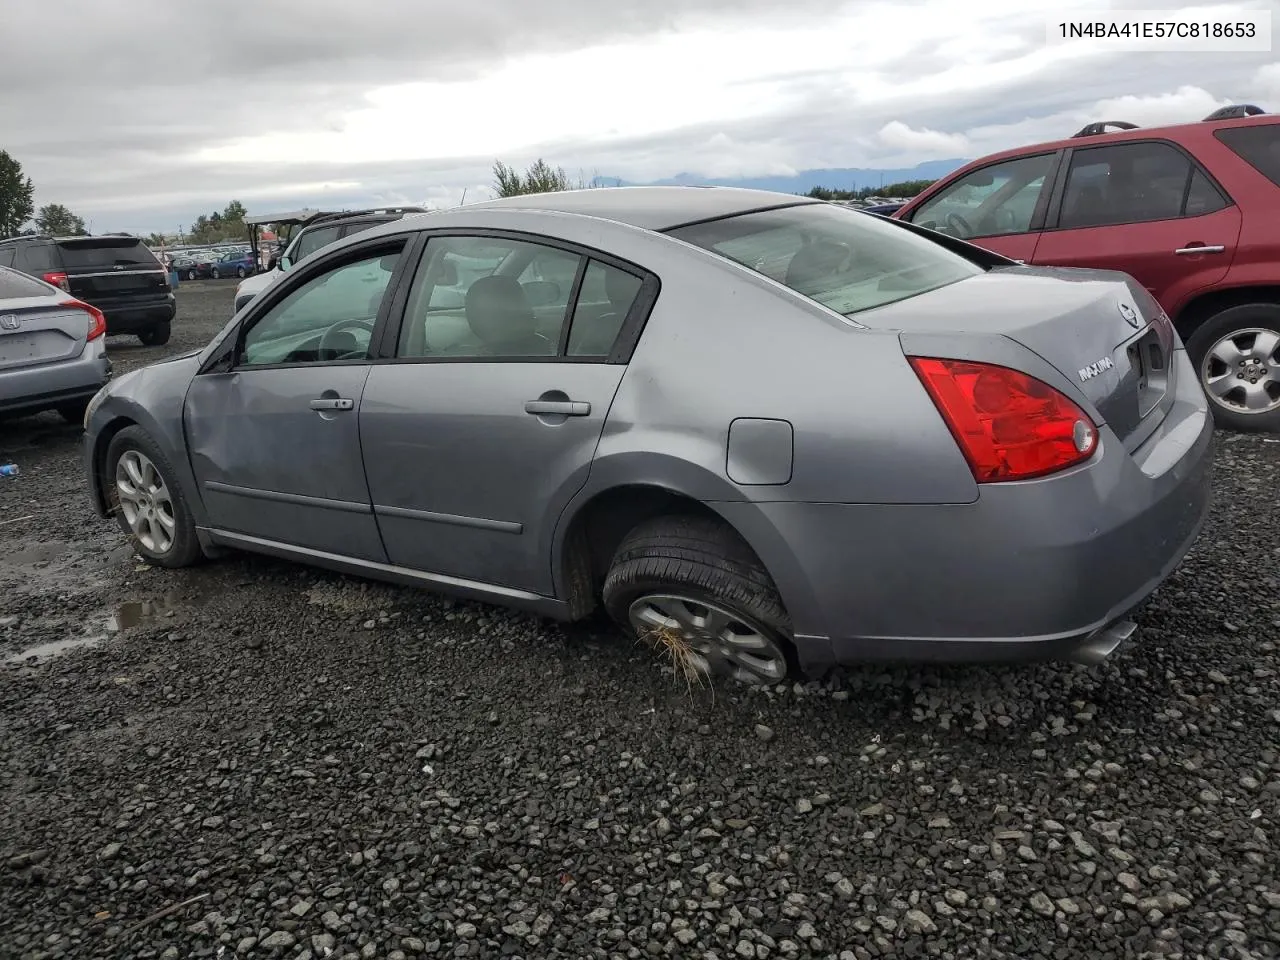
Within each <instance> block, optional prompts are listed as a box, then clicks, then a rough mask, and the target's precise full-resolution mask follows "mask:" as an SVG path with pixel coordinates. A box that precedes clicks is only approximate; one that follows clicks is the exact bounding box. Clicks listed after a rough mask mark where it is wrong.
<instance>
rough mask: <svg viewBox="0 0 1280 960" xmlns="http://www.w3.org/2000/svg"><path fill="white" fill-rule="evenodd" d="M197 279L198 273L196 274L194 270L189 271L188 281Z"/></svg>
mask: <svg viewBox="0 0 1280 960" xmlns="http://www.w3.org/2000/svg"><path fill="white" fill-rule="evenodd" d="M195 278H196V272H195V271H194V270H188V271H187V279H188V280H194V279H195Z"/></svg>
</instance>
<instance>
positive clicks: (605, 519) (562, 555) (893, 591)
mask: <svg viewBox="0 0 1280 960" xmlns="http://www.w3.org/2000/svg"><path fill="white" fill-rule="evenodd" d="M86 427H87V429H86V435H85V447H84V450H85V464H86V469H87V474H88V481H89V489H90V492H91V496H92V501H93V504H94V506H95V507H96V509H97V511H98V512H99V513H100V514H101V515H103V516H110V515H113V514H114V515H115V516H116V518H117V519H118V521H119V523H120V525H121V527H122V528H123V530H124V531H125V533H126V534H127V535H128V536H130V537H131V538H132V540H133V542H134V545H135V548H136V549H137V550H138V551H139V552H140V553H141V554H142V555H143V556H144V557H145V558H146V559H147V560H148V561H150V562H152V563H156V564H160V565H163V566H168V567H182V566H186V565H188V564H191V563H194V562H196V561H197V560H198V559H200V558H201V557H202V556H214V555H216V554H218V553H219V552H221V551H223V550H225V549H227V548H232V549H240V550H247V551H254V552H259V553H264V554H271V555H275V556H278V557H284V558H289V559H293V560H297V561H300V562H303V563H309V564H315V565H318V566H323V567H328V568H332V569H336V570H341V571H346V572H348V573H354V574H359V575H364V576H369V577H373V578H378V579H385V580H391V581H396V582H400V583H405V584H412V585H417V586H422V587H427V588H430V589H436V590H440V591H444V592H448V593H452V594H455V595H461V596H465V597H470V598H474V599H480V600H487V601H492V602H495V603H502V604H508V605H511V606H516V607H520V608H523V609H526V610H530V611H533V612H536V613H540V614H546V615H551V616H554V617H559V618H564V619H578V618H582V617H585V616H587V615H589V614H590V613H591V612H592V611H593V610H594V609H596V608H597V607H598V606H602V607H603V608H604V610H605V611H607V612H608V614H610V615H611V616H612V617H613V618H614V619H616V620H617V621H618V622H619V623H621V624H623V625H624V626H626V627H627V628H629V629H630V630H632V631H634V632H635V633H637V634H638V635H639V636H641V637H644V638H648V639H649V640H651V641H652V642H653V643H655V644H656V645H659V646H662V647H665V648H667V649H670V650H678V651H679V652H680V654H681V656H682V658H683V659H682V661H681V662H682V663H683V664H686V665H688V664H692V665H693V669H695V670H696V671H705V672H706V673H709V674H713V675H728V676H733V677H736V678H738V679H740V680H743V681H747V682H774V681H778V680H780V679H781V678H783V677H784V676H785V675H786V674H787V672H788V671H789V670H794V671H797V672H799V673H802V674H809V675H813V674H815V673H817V672H820V671H821V670H822V669H823V668H824V667H826V666H828V665H831V664H834V663H840V662H850V661H860V660H871V659H917V660H918V659H935V660H953V661H958V660H977V659H988V660H989V659H1074V660H1078V661H1084V662H1096V661H1097V660H1100V659H1101V658H1103V657H1106V656H1107V655H1108V654H1110V653H1111V652H1112V651H1113V650H1114V649H1115V648H1116V647H1117V645H1119V644H1120V643H1121V642H1122V641H1123V640H1125V639H1126V638H1127V637H1129V636H1130V634H1131V633H1132V632H1133V630H1134V625H1133V623H1132V622H1131V621H1130V620H1129V619H1128V617H1129V616H1130V615H1131V613H1132V611H1133V610H1134V609H1135V608H1136V607H1138V606H1139V605H1140V604H1141V603H1142V601H1143V600H1144V599H1145V598H1146V597H1147V596H1148V595H1149V594H1150V593H1151V592H1152V591H1153V590H1154V589H1155V588H1156V587H1157V586H1158V585H1159V584H1160V582H1161V581H1162V580H1163V579H1164V578H1165V577H1167V576H1168V575H1169V573H1170V572H1171V571H1172V570H1173V568H1174V567H1175V566H1176V565H1177V564H1178V562H1179V561H1180V560H1181V558H1182V557H1183V555H1184V554H1185V553H1186V551H1187V550H1188V549H1189V547H1190V545H1191V543H1192V541H1193V540H1194V538H1195V537H1196V534H1197V532H1198V530H1199V529H1200V525H1201V523H1202V521H1203V519H1204V516H1205V513H1206V510H1207V507H1208V502H1209V497H1210V487H1209V481H1210V452H1211V444H1212V428H1211V421H1210V417H1209V413H1208V406H1207V403H1206V400H1205V397H1204V394H1203V393H1202V391H1201V388H1200V385H1199V381H1198V378H1197V377H1196V376H1195V373H1194V371H1193V370H1192V369H1191V367H1190V366H1189V364H1188V361H1187V356H1186V353H1185V351H1184V349H1183V345H1182V343H1181V341H1180V340H1179V338H1178V335H1177V333H1176V332H1175V331H1174V329H1173V327H1172V325H1171V324H1170V322H1169V319H1168V317H1167V316H1165V315H1164V313H1162V312H1161V310H1160V308H1159V307H1158V306H1157V305H1156V303H1155V302H1154V301H1153V300H1152V298H1151V297H1150V296H1149V295H1148V294H1147V292H1146V291H1145V290H1144V289H1143V288H1142V287H1141V286H1139V285H1138V284H1136V283H1135V282H1134V281H1133V280H1131V279H1130V278H1128V277H1127V276H1125V275H1123V274H1119V273H1109V272H1095V271H1082V270H1068V269H1043V268H1033V267H1025V266H1019V265H1018V264H1016V263H1015V262H1013V261H1010V260H1006V259H1004V258H1002V257H1000V256H998V255H995V254H992V253H989V252H987V251H984V250H981V249H979V248H977V247H974V246H970V245H968V244H966V243H964V242H962V241H958V240H953V239H951V238H948V237H945V236H941V235H938V234H935V233H932V232H930V231H927V230H924V229H921V228H918V227H914V226H912V225H910V224H904V223H900V222H897V221H891V220H886V219H882V218H880V217H869V216H867V215H866V214H864V213H860V212H858V211H856V210H850V209H848V208H845V207H841V206H839V205H834V204H828V203H824V202H821V201H813V200H809V199H806V198H800V197H794V196H784V195H780V194H774V193H766V192H758V191H749V190H739V189H731V188H697V187H623V188H617V189H601V190H582V191H575V192H569V193H558V194H543V195H538V196H526V197H518V198H511V199H505V200H499V201H493V202H489V203H482V204H475V205H472V206H468V207H463V208H459V209H454V210H448V211H441V212H434V213H427V214H421V215H417V216H410V217H406V218H405V219H403V220H399V221H397V222H394V223H390V224H387V225H385V226H382V227H377V228H375V229H373V230H370V231H368V232H366V233H362V234H360V235H358V236H355V237H352V238H350V239H348V240H345V241H342V242H339V243H337V244H334V245H333V246H332V247H329V248H326V249H325V250H324V251H322V252H321V253H320V254H318V255H317V256H315V257H314V258H312V259H309V260H308V261H307V262H306V263H305V264H302V265H299V267H298V269H297V270H296V271H293V272H291V273H290V274H289V275H288V276H287V277H285V278H283V279H282V280H281V281H280V282H279V283H278V284H276V285H274V286H273V287H272V288H271V289H270V290H269V291H267V292H266V293H265V294H264V295H263V296H260V297H258V298H256V299H255V300H254V301H253V302H252V303H250V304H249V305H248V306H247V307H246V308H244V309H243V310H241V311H240V312H239V313H238V314H237V315H236V316H235V317H234V318H233V319H232V320H231V322H230V323H229V324H228V325H227V327H226V328H225V329H224V330H223V331H222V332H221V333H220V334H219V335H218V336H217V337H215V338H214V340H213V342H211V343H210V344H209V345H208V346H207V347H205V348H204V349H203V350H201V351H199V352H198V353H193V354H188V355H186V356H182V357H176V358H174V359H172V360H168V361H164V362H161V363H157V364H153V365H151V366H149V367H146V368H143V369H141V370H137V371H134V372H131V373H128V374H125V375H124V376H122V377H120V378H118V379H117V380H115V381H114V382H112V383H111V384H110V385H108V386H107V387H106V388H104V389H103V390H102V391H101V392H100V393H99V394H98V395H97V397H96V398H95V399H94V400H93V402H92V404H91V405H90V408H89V410H88V412H87V415H86Z"/></svg>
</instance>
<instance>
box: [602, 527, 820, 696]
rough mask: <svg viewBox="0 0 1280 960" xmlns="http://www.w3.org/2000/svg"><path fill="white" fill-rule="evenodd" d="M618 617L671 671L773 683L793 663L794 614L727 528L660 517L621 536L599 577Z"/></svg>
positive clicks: (702, 677)
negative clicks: (667, 662)
mask: <svg viewBox="0 0 1280 960" xmlns="http://www.w3.org/2000/svg"><path fill="white" fill-rule="evenodd" d="M603 594H604V597H603V599H604V606H605V609H606V610H607V611H608V612H609V615H610V616H611V617H613V619H614V620H616V621H617V622H619V623H620V624H623V625H624V626H625V627H627V628H629V629H630V630H631V631H633V632H634V633H635V635H636V636H637V638H638V639H641V640H644V641H645V642H647V643H648V644H650V645H651V646H653V647H654V648H655V649H656V650H658V651H659V652H660V653H661V654H662V655H664V656H666V657H667V658H669V659H670V660H671V662H672V665H673V666H674V667H675V669H676V674H677V676H681V677H683V678H684V679H686V680H694V681H696V682H699V683H701V682H703V681H704V680H707V679H714V678H723V677H729V678H732V679H735V680H738V681H739V682H742V683H747V684H770V683H778V682H780V681H782V680H784V679H786V677H787V674H788V673H789V672H791V671H792V669H793V667H794V665H795V664H794V653H793V648H792V645H791V640H790V633H791V621H790V618H789V617H788V616H787V613H786V610H785V609H784V608H783V606H782V600H781V598H780V597H779V596H778V591H777V589H776V588H775V587H774V585H773V581H772V580H771V579H770V578H769V574H768V573H767V572H766V571H765V570H764V568H763V566H761V564H760V561H759V560H757V559H756V557H755V554H753V553H752V551H751V548H750V547H748V546H747V544H746V543H745V542H744V541H743V540H742V538H741V537H739V536H738V535H737V534H736V533H735V532H734V531H733V530H732V529H730V528H729V527H728V526H727V525H725V524H724V523H721V522H719V521H717V520H714V519H711V518H706V517H698V516H676V517H660V518H657V519H655V520H650V521H647V522H645V523H642V524H640V525H639V526H637V527H636V528H635V529H634V530H632V531H631V532H630V533H629V534H627V536H626V537H625V538H624V539H623V541H622V544H621V545H620V546H619V547H618V550H617V552H616V553H615V554H614V557H613V564H612V566H611V567H610V569H609V573H608V575H607V576H606V577H605V582H604V588H603Z"/></svg>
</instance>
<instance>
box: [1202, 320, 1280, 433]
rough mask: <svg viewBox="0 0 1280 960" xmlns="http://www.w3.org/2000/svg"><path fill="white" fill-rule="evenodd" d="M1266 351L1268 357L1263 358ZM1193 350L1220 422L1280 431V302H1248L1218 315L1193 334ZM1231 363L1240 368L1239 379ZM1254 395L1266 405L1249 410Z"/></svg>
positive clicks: (1245, 428) (1234, 426) (1247, 428)
mask: <svg viewBox="0 0 1280 960" xmlns="http://www.w3.org/2000/svg"><path fill="white" fill-rule="evenodd" d="M1264 344H1265V345H1264ZM1272 344H1274V345H1275V346H1274V348H1271V349H1268V348H1270V347H1271V345H1272ZM1263 352H1266V353H1267V354H1268V355H1267V356H1260V354H1261V353H1263ZM1187 353H1188V355H1189V356H1190V357H1191V362H1192V364H1193V365H1194V366H1195V370H1196V376H1198V377H1199V378H1200V385H1201V386H1202V387H1204V391H1205V394H1206V395H1207V396H1208V397H1209V407H1210V409H1212V410H1213V417H1214V420H1215V422H1216V423H1217V424H1218V426H1220V427H1226V428H1228V429H1231V430H1240V431H1245V432H1263V431H1270V432H1280V304H1275V303H1245V304H1241V305H1240V306H1238V307H1229V308H1228V309H1226V310H1223V311H1221V312H1220V313H1215V314H1214V315H1213V316H1211V317H1209V319H1207V320H1205V321H1204V323H1202V324H1200V326H1198V327H1197V328H1196V329H1195V331H1194V332H1193V333H1192V334H1191V337H1190V338H1189V339H1188V340H1187ZM1224 354H1225V355H1228V356H1229V357H1230V360H1231V362H1230V363H1228V362H1227V361H1226V360H1224V359H1223V355H1224ZM1241 364H1244V365H1243V366H1241ZM1229 367H1232V368H1234V369H1235V370H1236V375H1235V376H1234V377H1233V376H1232V375H1231V373H1230V370H1229ZM1250 374H1252V375H1253V376H1252V377H1251V376H1250ZM1215 386H1216V388H1217V389H1216V390H1215ZM1224 387H1225V389H1227V390H1229V391H1230V392H1229V393H1224ZM1250 394H1252V396H1253V398H1254V400H1255V402H1263V401H1265V402H1266V405H1265V406H1263V407H1260V408H1259V409H1257V410H1249V409H1247V408H1246V407H1245V402H1246V400H1247V398H1248V396H1249V395H1250Z"/></svg>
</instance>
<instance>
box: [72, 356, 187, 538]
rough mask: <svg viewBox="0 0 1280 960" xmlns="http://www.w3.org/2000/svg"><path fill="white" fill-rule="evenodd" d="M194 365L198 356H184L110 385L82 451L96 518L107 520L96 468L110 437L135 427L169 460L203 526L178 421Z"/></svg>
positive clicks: (90, 426)
mask: <svg viewBox="0 0 1280 960" xmlns="http://www.w3.org/2000/svg"><path fill="white" fill-rule="evenodd" d="M198 365H199V357H198V356H196V355H187V356H183V357H178V358H175V359H173V360H166V361H161V362H159V363H155V364H152V365H151V366H148V367H143V368H142V369H141V370H135V371H133V372H132V373H129V374H126V375H125V376H123V377H121V378H120V379H118V380H115V381H112V383H110V384H109V385H108V387H107V390H108V393H107V395H106V396H105V397H104V398H103V400H102V402H101V403H100V404H98V406H97V407H96V409H94V411H93V413H92V415H91V416H90V418H89V422H88V423H87V424H86V429H85V434H84V448H83V455H84V469H85V474H86V478H87V480H88V483H89V497H90V500H91V502H92V503H93V506H94V509H95V510H96V511H97V512H98V515H99V516H106V513H107V504H106V491H105V490H104V489H103V487H102V478H101V476H100V475H99V471H98V464H99V463H101V461H102V457H103V456H105V455H106V448H107V445H108V444H109V443H110V442H111V438H112V437H113V436H114V435H115V434H116V433H118V432H119V431H120V430H121V429H123V428H124V427H125V426H128V425H129V424H136V425H138V426H139V427H141V428H142V429H143V430H145V431H146V432H147V434H148V435H149V436H150V437H151V439H152V440H154V441H155V442H156V444H157V445H158V446H159V447H160V449H161V450H162V451H164V454H165V456H166V457H168V458H169V463H170V464H172V465H173V469H174V473H175V474H176V477H175V479H176V480H177V483H178V485H179V487H181V489H182V493H183V495H184V496H185V498H186V501H187V505H188V506H189V507H190V508H191V513H192V516H193V517H194V518H195V521H196V524H197V525H202V524H203V523H204V522H205V518H206V514H205V508H204V501H203V500H202V499H201V497H200V488H199V485H198V484H197V483H196V478H195V474H194V473H193V472H192V470H191V459H190V457H188V456H187V444H186V431H185V429H184V427H183V418H182V411H183V406H184V404H185V402H186V396H187V389H188V388H189V387H190V386H191V380H192V378H193V377H194V376H195V372H196V370H197V369H198Z"/></svg>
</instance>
